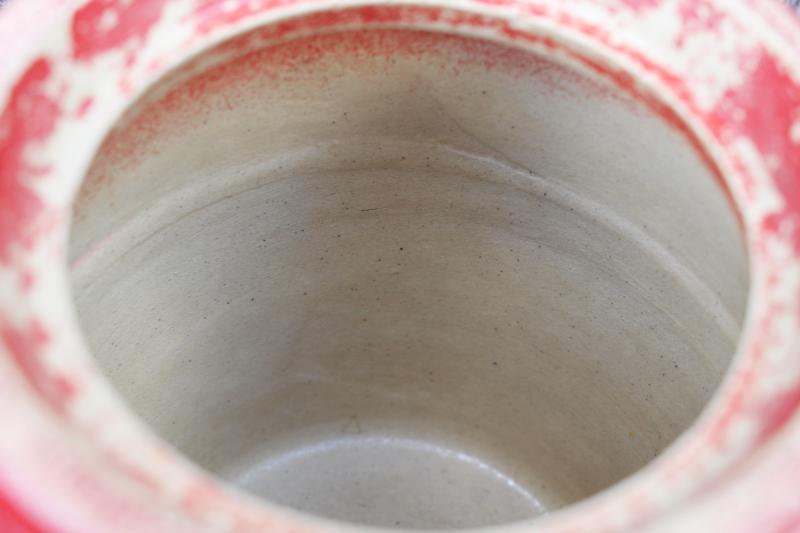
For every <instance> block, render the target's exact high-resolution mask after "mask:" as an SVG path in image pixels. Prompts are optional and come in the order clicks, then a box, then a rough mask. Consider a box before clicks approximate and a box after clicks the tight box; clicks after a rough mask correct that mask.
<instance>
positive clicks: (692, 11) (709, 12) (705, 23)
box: [675, 0, 725, 48]
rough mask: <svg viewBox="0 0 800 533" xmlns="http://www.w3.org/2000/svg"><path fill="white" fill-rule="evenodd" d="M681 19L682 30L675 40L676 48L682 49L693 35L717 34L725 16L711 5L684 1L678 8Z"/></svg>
mask: <svg viewBox="0 0 800 533" xmlns="http://www.w3.org/2000/svg"><path fill="white" fill-rule="evenodd" d="M678 15H679V16H680V17H681V30H680V32H679V33H678V35H677V37H676V38H675V46H677V47H679V48H680V47H682V46H683V45H684V44H686V40H687V39H688V38H689V37H691V36H692V35H704V34H705V33H707V32H711V33H716V32H717V31H718V30H719V26H720V24H722V21H723V20H724V19H725V15H724V14H723V13H722V12H721V11H719V10H718V9H717V8H716V7H714V5H713V4H711V3H699V2H697V1H696V0H683V1H682V2H681V3H680V5H679V6H678Z"/></svg>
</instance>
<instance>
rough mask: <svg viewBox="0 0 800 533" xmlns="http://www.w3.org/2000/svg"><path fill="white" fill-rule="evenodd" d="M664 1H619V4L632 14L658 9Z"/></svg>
mask: <svg viewBox="0 0 800 533" xmlns="http://www.w3.org/2000/svg"><path fill="white" fill-rule="evenodd" d="M663 1H664V0H621V1H620V3H621V4H623V5H624V6H626V7H627V8H628V9H630V10H631V11H633V12H634V13H641V12H642V11H646V10H649V9H655V8H657V7H659V6H660V5H661V4H662V3H663Z"/></svg>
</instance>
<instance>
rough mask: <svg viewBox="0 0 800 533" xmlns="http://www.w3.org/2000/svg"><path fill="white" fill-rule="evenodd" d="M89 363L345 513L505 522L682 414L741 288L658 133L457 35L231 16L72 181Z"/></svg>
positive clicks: (674, 428) (638, 457)
mask: <svg viewBox="0 0 800 533" xmlns="http://www.w3.org/2000/svg"><path fill="white" fill-rule="evenodd" d="M74 215H75V216H74V223H73V229H72V237H71V242H72V244H71V255H72V262H73V266H72V268H73V285H74V294H75V302H76V305H77V310H78V313H79V316H80V320H81V323H82V326H83V330H84V332H85V335H86V338H87V340H88V343H89V345H90V346H91V348H92V349H93V351H94V353H95V354H96V357H97V361H98V364H99V365H100V366H101V368H102V369H103V370H104V371H105V372H106V374H107V376H108V378H109V379H110V380H111V382H112V383H113V384H114V385H115V386H116V387H117V389H118V390H119V393H120V394H121V395H122V396H123V397H124V398H125V399H126V400H127V401H128V402H129V404H130V406H131V407H132V408H133V409H134V410H135V411H136V412H137V413H138V414H139V415H140V416H141V417H142V419H143V420H145V421H146V422H147V423H148V424H149V425H150V426H151V427H152V428H153V429H154V430H155V431H156V432H157V433H158V434H159V435H161V436H162V437H163V438H164V439H166V440H167V441H168V442H170V443H172V444H173V445H174V446H175V447H176V448H177V449H179V450H180V451H181V452H183V453H184V454H186V455H187V456H188V457H189V458H191V459H192V460H194V461H196V462H197V463H198V464H200V465H201V466H203V467H204V468H206V469H208V470H209V471H210V472H212V473H214V474H216V475H218V476H220V477H221V478H222V479H224V480H227V481H229V482H231V483H232V484H234V485H237V486H239V487H241V488H243V489H245V490H248V491H250V492H252V493H254V494H256V495H260V496H263V497H264V498H266V499H268V500H270V501H272V502H274V503H278V504H282V505H286V506H290V507H293V508H295V509H299V510H301V511H304V512H308V513H312V514H315V515H320V516H324V517H328V518H332V519H336V520H341V521H346V522H352V523H357V524H366V525H375V526H387V527H407V528H464V527H477V526H486V525H494V524H501V523H507V522H512V521H518V520H523V519H528V518H531V517H534V516H537V515H539V514H541V513H543V512H547V511H549V510H553V509H557V508H559V507H562V506H564V505H566V504H569V503H571V502H575V501H577V500H579V499H581V498H584V497H586V496H589V495H591V494H593V493H595V492H597V491H599V490H601V489H603V488H605V487H608V486H609V485H611V484H613V483H615V482H616V481H619V480H620V479H622V478H624V477H625V476H627V475H629V474H631V473H633V472H634V471H636V470H637V469H639V468H641V467H642V466H644V465H645V464H647V463H648V462H649V461H651V460H652V459H653V458H654V457H656V456H657V455H658V454H659V453H660V452H662V451H663V450H664V449H665V447H666V446H667V445H669V444H670V442H672V441H673V440H674V439H675V438H676V437H677V436H678V435H679V434H680V433H681V432H682V431H683V430H685V429H686V428H687V427H688V426H689V425H690V424H691V422H692V421H693V420H694V419H695V418H696V417H697V416H698V414H699V413H700V412H701V410H702V409H703V407H704V406H705V405H706V403H707V402H708V400H709V398H710V396H711V394H712V393H713V391H714V389H715V387H716V386H717V385H718V384H719V382H720V380H721V378H722V376H723V375H724V372H725V369H726V367H727V365H728V364H729V362H730V359H731V357H732V355H733V354H734V352H735V346H736V342H737V337H738V331H739V327H740V324H741V321H742V317H743V313H744V306H745V297H746V289H747V271H746V260H745V255H744V252H743V246H742V239H741V237H740V232H739V227H738V225H737V222H736V219H735V216H734V214H733V212H732V210H731V208H730V206H729V204H728V202H727V200H726V198H725V195H724V193H723V192H722V190H721V188H720V186H719V184H718V182H717V181H716V180H715V178H714V177H713V175H712V174H711V172H710V171H708V170H707V168H706V166H705V165H704V164H703V162H702V161H701V158H700V157H699V156H698V154H697V153H696V150H695V149H694V148H693V147H692V146H691V145H690V144H689V142H688V141H686V140H685V139H684V138H683V137H682V135H681V134H680V133H679V132H677V131H676V130H674V129H673V128H672V127H671V126H670V125H668V124H666V123H665V121H664V120H663V119H661V118H660V117H658V116H656V115H654V114H653V113H651V112H650V111H649V110H648V109H647V108H646V107H645V106H644V105H643V104H641V103H639V102H637V101H635V100H634V99H633V98H632V97H629V96H626V94H625V93H624V92H623V91H622V90H621V89H618V88H617V87H615V86H614V85H613V84H612V83H610V82H608V81H605V80H603V79H600V78H599V77H595V76H589V75H588V74H580V73H578V72H575V71H573V70H571V69H569V68H567V67H564V66H559V65H556V64H554V63H551V62H549V61H548V60H545V59H543V58H541V57H537V56H536V55H534V54H532V53H530V52H524V51H521V50H514V49H510V48H506V47H504V46H501V45H499V44H491V43H488V42H482V41H478V40H472V39H468V38H463V37H456V36H448V35H437V34H432V33H421V32H412V31H407V30H374V31H362V32H355V31H350V32H340V33H329V34H325V35H318V36H313V37H305V38H303V39H299V40H294V41H290V42H284V43H281V44H270V45H267V44H265V43H264V42H262V41H260V37H259V36H258V35H257V34H253V35H252V36H249V37H246V38H242V39H240V40H239V41H238V42H237V43H234V44H229V45H224V46H222V47H220V48H219V49H217V50H215V51H212V52H208V53H206V54H205V55H203V56H202V57H200V58H198V59H197V60H195V61H193V62H192V63H190V64H188V65H185V66H184V67H182V68H181V69H179V70H178V71H177V72H174V73H173V74H171V75H170V76H169V77H168V78H166V79H165V80H162V81H161V82H160V83H159V84H158V85H157V86H155V87H154V88H153V89H152V90H151V91H150V92H149V93H148V94H146V95H145V96H144V97H142V98H141V99H140V100H139V101H138V102H137V103H136V105H134V106H133V107H132V108H131V109H130V110H129V112H128V113H127V115H126V116H125V117H123V118H122V119H121V120H120V121H119V123H118V124H117V126H116V128H115V129H114V130H113V131H112V133H111V134H110V135H109V137H108V138H107V140H106V142H105V144H104V145H103V147H102V148H101V150H100V152H99V154H98V156H97V158H96V160H95V162H94V164H93V166H92V168H91V170H90V171H89V173H88V176H87V178H86V181H85V184H84V187H83V189H82V190H81V192H80V195H79V197H78V199H77V201H76V204H75V212H74Z"/></svg>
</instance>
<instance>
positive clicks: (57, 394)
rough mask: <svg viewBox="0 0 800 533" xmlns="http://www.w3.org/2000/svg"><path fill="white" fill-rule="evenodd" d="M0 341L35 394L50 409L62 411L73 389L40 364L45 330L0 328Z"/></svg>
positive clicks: (34, 325)
mask: <svg viewBox="0 0 800 533" xmlns="http://www.w3.org/2000/svg"><path fill="white" fill-rule="evenodd" d="M0 339H2V341H3V344H4V345H5V347H6V349H7V350H8V352H9V353H10V354H11V357H13V358H14V360H15V361H16V363H17V366H18V367H19V369H20V370H21V371H22V373H23V374H24V375H25V378H26V379H27V380H28V382H29V383H30V384H31V386H32V387H33V388H34V389H36V392H37V393H38V394H39V395H40V396H41V397H42V398H44V399H46V400H47V401H48V402H49V403H50V404H51V405H53V407H55V408H57V409H63V408H64V407H65V406H66V405H67V403H68V402H69V401H70V400H71V399H72V398H73V397H74V395H75V392H76V391H75V386H74V384H73V383H72V382H71V381H70V380H68V379H67V378H66V377H64V376H58V375H54V374H52V373H51V372H50V371H49V370H47V368H46V367H45V366H44V365H43V364H42V362H41V359H40V358H41V356H42V350H43V348H44V347H45V345H46V344H47V342H48V340H49V337H48V334H47V331H46V330H45V328H44V327H43V326H42V325H41V324H40V323H39V322H33V323H32V324H31V325H30V326H28V327H27V328H25V329H18V328H15V327H12V326H9V325H6V326H3V327H2V328H0Z"/></svg>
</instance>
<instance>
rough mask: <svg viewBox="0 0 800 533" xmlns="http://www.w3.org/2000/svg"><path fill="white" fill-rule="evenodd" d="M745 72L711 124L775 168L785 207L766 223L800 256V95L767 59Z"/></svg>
mask: <svg viewBox="0 0 800 533" xmlns="http://www.w3.org/2000/svg"><path fill="white" fill-rule="evenodd" d="M753 65H754V66H753ZM742 69H743V70H744V71H745V72H748V75H747V76H746V77H745V82H744V83H743V84H742V85H741V86H739V87H736V88H735V89H732V90H730V91H728V92H727V93H726V94H725V95H724V96H723V98H722V99H721V100H720V102H719V103H718V104H717V106H716V108H715V109H714V111H713V112H712V113H711V115H710V116H709V117H708V121H709V124H710V125H711V126H712V128H713V129H715V131H716V133H718V135H719V137H720V139H722V140H723V142H725V143H727V144H730V143H733V142H736V141H737V140H739V139H750V140H751V141H752V142H753V143H754V144H755V146H756V148H758V151H759V152H760V153H761V154H763V155H764V156H765V158H767V160H768V161H769V159H772V160H773V161H774V162H775V164H776V167H775V168H772V169H770V171H771V173H772V176H773V177H774V181H775V186H776V187H777V189H778V190H779V191H780V193H781V197H782V199H783V203H784V205H783V206H782V207H781V208H780V209H779V210H778V211H776V212H774V213H772V214H771V215H769V216H768V217H767V218H765V219H764V223H763V224H764V229H765V230H766V231H767V233H773V234H778V233H780V234H784V233H786V234H788V237H789V238H790V239H791V240H792V242H793V243H794V247H795V253H797V254H798V255H800V141H797V142H793V141H792V137H793V135H792V134H793V128H797V130H800V126H795V124H797V123H800V91H798V90H797V86H796V84H795V82H794V81H793V80H792V79H791V78H790V77H789V75H788V74H786V72H784V71H783V69H782V68H781V67H780V66H779V65H778V64H777V63H776V61H775V59H774V58H772V57H771V56H768V55H766V54H762V55H759V56H758V57H756V58H745V59H744V60H743V61H742ZM797 135H798V134H795V136H797Z"/></svg>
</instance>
